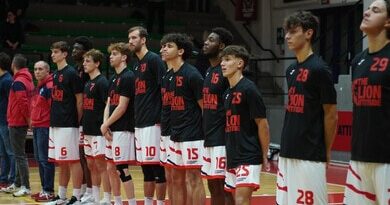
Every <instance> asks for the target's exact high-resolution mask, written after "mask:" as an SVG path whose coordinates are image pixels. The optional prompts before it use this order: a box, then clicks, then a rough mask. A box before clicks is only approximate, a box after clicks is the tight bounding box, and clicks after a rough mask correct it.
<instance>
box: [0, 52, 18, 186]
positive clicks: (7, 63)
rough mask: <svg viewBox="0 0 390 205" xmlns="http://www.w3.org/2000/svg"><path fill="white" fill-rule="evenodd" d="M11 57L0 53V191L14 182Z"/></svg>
mask: <svg viewBox="0 0 390 205" xmlns="http://www.w3.org/2000/svg"><path fill="white" fill-rule="evenodd" d="M10 70H11V58H10V57H9V56H8V55H7V54H6V53H3V52H1V53H0V160H1V162H0V164H1V165H0V169H1V174H0V191H2V189H3V188H4V189H5V188H7V187H8V186H9V185H11V184H13V183H14V182H15V155H14V151H13V150H12V147H11V141H10V138H9V130H8V122H7V106H8V96H9V91H10V89H11V85H12V81H13V79H12V75H11V73H10Z"/></svg>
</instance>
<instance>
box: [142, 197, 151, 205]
mask: <svg viewBox="0 0 390 205" xmlns="http://www.w3.org/2000/svg"><path fill="white" fill-rule="evenodd" d="M144 204H145V205H153V197H145V199H144Z"/></svg>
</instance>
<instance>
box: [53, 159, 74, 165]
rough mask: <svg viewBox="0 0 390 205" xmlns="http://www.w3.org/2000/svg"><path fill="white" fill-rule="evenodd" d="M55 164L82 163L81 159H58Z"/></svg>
mask: <svg viewBox="0 0 390 205" xmlns="http://www.w3.org/2000/svg"><path fill="white" fill-rule="evenodd" d="M54 162H55V163H58V164H60V163H76V162H80V159H73V160H58V159H56V160H55V161H54Z"/></svg>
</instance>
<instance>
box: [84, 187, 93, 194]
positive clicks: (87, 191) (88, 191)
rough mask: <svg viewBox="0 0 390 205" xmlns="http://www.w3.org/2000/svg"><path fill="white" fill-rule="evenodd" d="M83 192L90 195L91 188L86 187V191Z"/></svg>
mask: <svg viewBox="0 0 390 205" xmlns="http://www.w3.org/2000/svg"><path fill="white" fill-rule="evenodd" d="M92 187H93V186H92ZM85 192H86V193H89V194H91V193H92V188H89V187H87V189H86V190H85Z"/></svg>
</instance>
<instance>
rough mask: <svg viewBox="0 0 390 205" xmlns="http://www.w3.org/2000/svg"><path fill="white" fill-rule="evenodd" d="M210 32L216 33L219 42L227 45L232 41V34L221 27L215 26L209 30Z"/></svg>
mask: <svg viewBox="0 0 390 205" xmlns="http://www.w3.org/2000/svg"><path fill="white" fill-rule="evenodd" d="M211 33H215V34H217V35H218V37H219V40H220V42H222V43H223V44H225V46H228V45H230V44H232V43H233V34H232V33H231V32H230V31H229V30H227V29H226V28H223V27H215V28H213V29H212V30H211Z"/></svg>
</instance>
